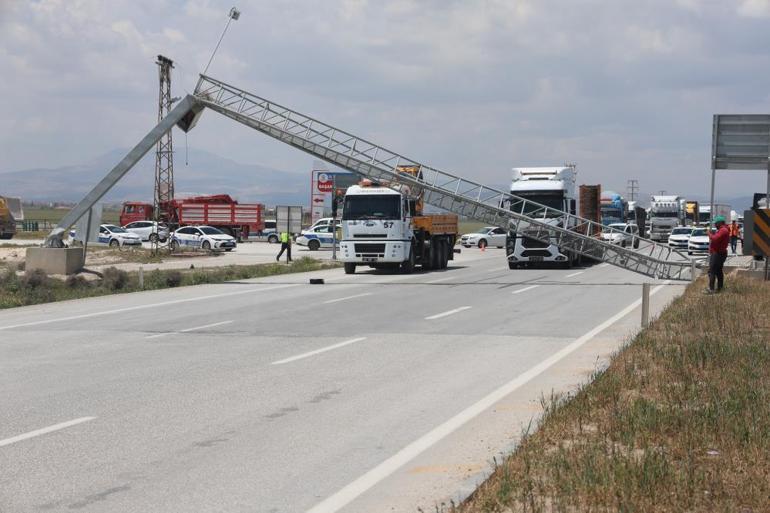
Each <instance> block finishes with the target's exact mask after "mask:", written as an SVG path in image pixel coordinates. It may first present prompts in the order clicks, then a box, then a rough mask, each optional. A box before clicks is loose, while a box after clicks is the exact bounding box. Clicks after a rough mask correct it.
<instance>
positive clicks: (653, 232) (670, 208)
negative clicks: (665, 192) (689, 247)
mask: <svg viewBox="0 0 770 513" xmlns="http://www.w3.org/2000/svg"><path fill="white" fill-rule="evenodd" d="M683 210H684V204H683V202H682V201H681V198H680V197H679V196H652V200H651V202H650V239H652V240H654V241H658V242H668V237H669V235H671V230H673V229H674V227H676V226H679V225H680V224H681V221H682V220H683V218H684V211H683Z"/></svg>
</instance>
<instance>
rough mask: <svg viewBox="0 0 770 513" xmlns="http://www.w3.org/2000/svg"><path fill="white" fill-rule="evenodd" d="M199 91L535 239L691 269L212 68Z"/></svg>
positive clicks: (285, 136)
mask: <svg viewBox="0 0 770 513" xmlns="http://www.w3.org/2000/svg"><path fill="white" fill-rule="evenodd" d="M193 94H194V96H195V98H196V100H198V101H199V102H200V103H202V104H203V105H205V106H206V107H208V108H210V109H212V110H214V111H216V112H219V113H220V114H223V115H225V116H227V117H229V118H231V119H234V120H235V121H238V122H240V123H242V124H244V125H247V126H249V127H251V128H253V129H255V130H257V131H259V132H262V133H264V134H266V135H269V136H270V137H273V138H275V139H278V140H279V141H281V142H283V143H285V144H288V145H290V146H293V147H295V148H298V149H300V150H302V151H305V152H307V153H309V154H311V155H313V156H314V157H316V158H319V159H322V160H325V161H327V162H329V163H331V164H334V165H336V166H339V167H341V168H344V169H347V170H350V171H352V172H355V173H357V174H359V175H361V176H364V177H366V178H370V179H372V180H375V181H380V182H387V183H392V184H396V183H398V184H402V185H407V186H409V187H411V188H412V191H413V192H415V193H419V192H422V193H423V198H424V201H425V202H426V203H428V204H431V205H433V206H436V207H439V208H442V209H445V210H448V211H450V212H454V213H456V214H458V215H464V216H467V217H470V218H473V219H478V220H480V221H483V222H485V223H487V224H490V225H495V226H502V227H507V228H509V229H511V230H513V231H515V232H516V233H523V232H524V231H526V235H527V236H528V237H531V238H533V239H537V240H540V241H542V242H546V243H551V244H556V245H557V246H559V247H560V248H562V249H564V250H567V251H572V252H575V253H578V254H581V255H583V256H586V257H589V258H593V259H596V260H600V261H603V262H607V263H609V264H612V265H615V266H618V267H622V268H624V269H629V270H631V271H635V272H637V273H640V274H644V275H647V276H651V277H654V278H660V279H671V280H690V278H691V276H692V272H693V267H692V262H691V260H690V259H689V258H688V257H687V255H685V254H684V253H681V252H679V251H676V250H674V249H672V248H669V247H668V246H666V245H665V244H659V243H656V242H653V241H651V240H648V239H644V238H642V237H639V236H636V235H634V236H632V237H631V239H630V243H629V246H630V247H621V246H619V245H616V244H612V243H610V242H609V241H604V240H601V239H600V238H599V237H600V236H601V234H602V233H619V234H623V232H621V231H619V230H615V229H613V228H609V227H607V226H602V225H601V224H599V223H596V222H594V221H590V220H588V219H583V218H580V217H578V216H576V215H574V214H570V213H567V212H563V211H561V210H557V209H553V208H550V207H548V206H546V205H541V204H539V203H535V202H532V201H530V200H527V199H525V198H521V197H518V196H514V195H512V194H509V193H507V192H503V191H500V190H497V189H494V188H491V187H487V186H485V185H482V184H480V183H477V182H474V181H471V180H467V179H465V178H462V177H459V176H455V175H452V174H450V173H446V172H444V171H440V170H438V169H435V168H432V167H429V166H426V165H424V164H421V163H419V162H417V161H415V160H412V159H409V158H406V157H404V156H403V155H399V154H398V153H395V152H393V151H390V150H387V149H385V148H383V147H382V146H379V145H377V144H374V143H372V142H369V141H367V140H365V139H362V138H360V137H357V136H355V135H353V134H350V133H348V132H345V131H343V130H340V129H338V128H336V127H333V126H331V125H328V124H326V123H323V122H321V121H319V120H317V119H314V118H311V117H309V116H305V115H304V114H300V113H299V112H296V111H294V110H292V109H289V108H287V107H283V106H281V105H279V104H277V103H274V102H272V101H270V100H267V99H265V98H261V97H259V96H256V95H254V94H252V93H249V92H247V91H244V90H242V89H239V88H237V87H234V86H231V85H229V84H226V83H224V82H221V81H219V80H216V79H214V78H211V77H208V76H206V75H201V76H200V79H199V81H198V84H197V86H196V88H195V92H194V93H193ZM400 166H419V168H420V172H419V173H418V174H417V175H416V176H412V175H408V174H405V173H400V172H398V168H399V167H400ZM623 237H624V238H626V239H628V234H623Z"/></svg>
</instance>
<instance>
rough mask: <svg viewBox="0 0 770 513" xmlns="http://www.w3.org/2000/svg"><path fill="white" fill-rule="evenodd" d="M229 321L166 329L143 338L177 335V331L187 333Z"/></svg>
mask: <svg viewBox="0 0 770 513" xmlns="http://www.w3.org/2000/svg"><path fill="white" fill-rule="evenodd" d="M231 322H233V321H222V322H215V323H213V324H204V325H203V326H196V327H194V328H187V329H184V330H178V331H167V332H165V333H156V334H155V335H150V336H147V337H144V338H158V337H165V336H166V335H178V334H179V333H189V332H191V331H196V330H205V329H206V328H213V327H214V326H222V325H223V324H230V323H231Z"/></svg>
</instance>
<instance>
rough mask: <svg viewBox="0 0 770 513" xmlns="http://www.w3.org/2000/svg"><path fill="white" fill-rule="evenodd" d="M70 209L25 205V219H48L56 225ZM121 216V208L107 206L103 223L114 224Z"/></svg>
mask: <svg viewBox="0 0 770 513" xmlns="http://www.w3.org/2000/svg"><path fill="white" fill-rule="evenodd" d="M69 211H70V209H69V208H49V207H24V219H26V220H28V221H46V222H49V223H53V224H54V225H55V224H56V223H58V222H59V221H60V220H61V218H62V217H64V215H65V214H66V213H67V212H69ZM119 218H120V210H117V209H115V208H110V209H107V208H105V209H104V210H103V212H102V223H113V224H114V223H117V222H118V219H119ZM46 235H47V233H46Z"/></svg>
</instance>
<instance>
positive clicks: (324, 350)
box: [270, 337, 366, 365]
mask: <svg viewBox="0 0 770 513" xmlns="http://www.w3.org/2000/svg"><path fill="white" fill-rule="evenodd" d="M363 340H366V337H358V338H353V339H350V340H346V341H345V342H340V343H339V344H333V345H331V346H326V347H322V348H321V349H316V350H315V351H309V352H307V353H302V354H298V355H297V356H290V357H289V358H284V359H283V360H277V361H275V362H273V363H271V364H270V365H281V364H283V363H289V362H295V361H297V360H302V359H303V358H307V357H308V356H314V355H317V354H319V353H325V352H326V351H332V350H333V349H337V348H339V347H344V346H349V345H350V344H355V343H356V342H361V341H363Z"/></svg>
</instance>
